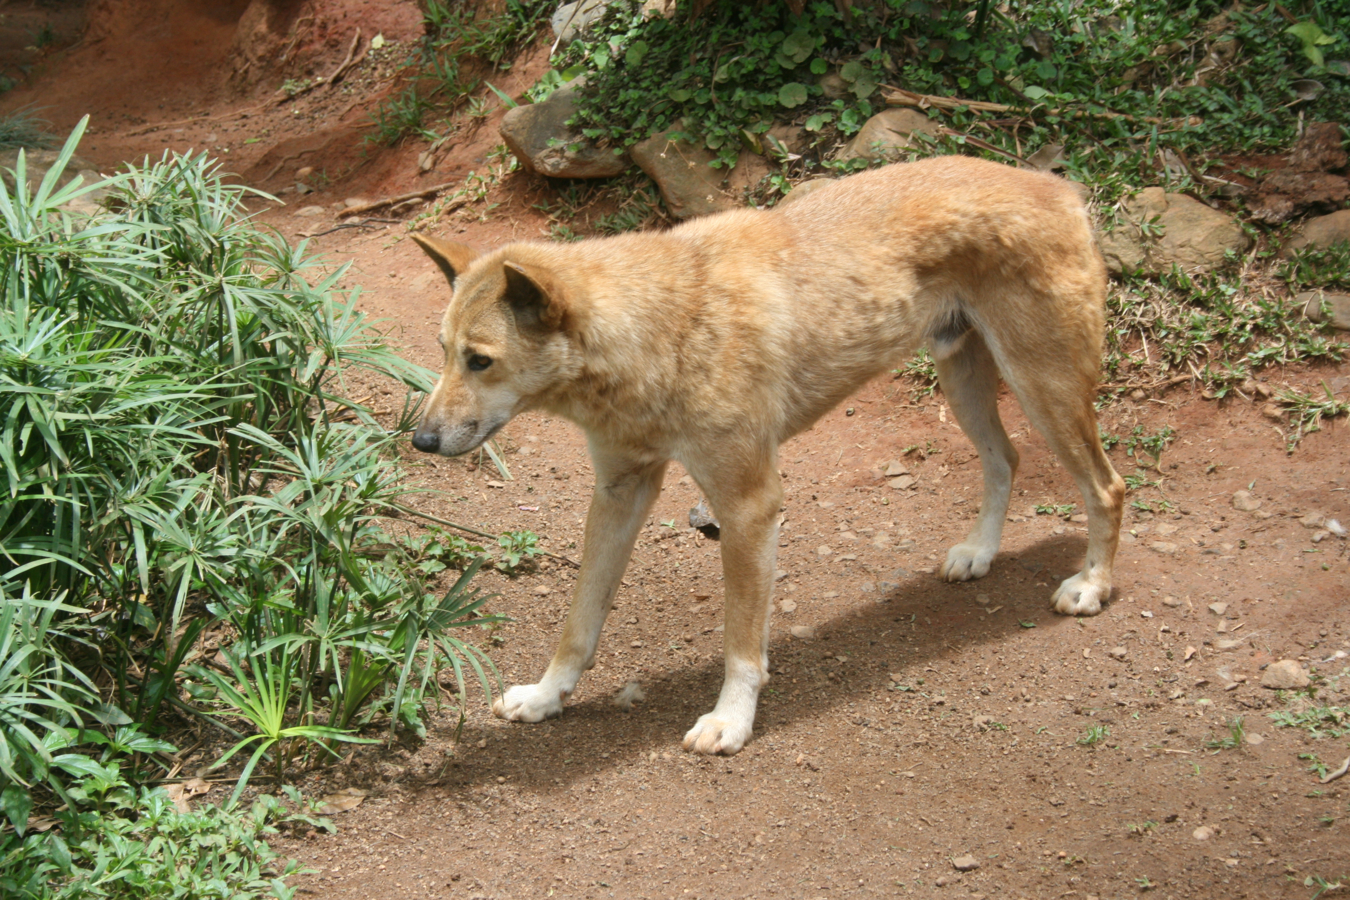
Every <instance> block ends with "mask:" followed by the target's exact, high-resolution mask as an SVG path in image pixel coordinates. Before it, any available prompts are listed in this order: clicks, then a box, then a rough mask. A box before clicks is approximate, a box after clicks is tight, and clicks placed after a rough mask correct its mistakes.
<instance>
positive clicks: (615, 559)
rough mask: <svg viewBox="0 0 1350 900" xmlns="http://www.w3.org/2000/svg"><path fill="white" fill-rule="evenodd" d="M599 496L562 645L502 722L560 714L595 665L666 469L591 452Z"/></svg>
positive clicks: (500, 711)
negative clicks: (602, 631)
mask: <svg viewBox="0 0 1350 900" xmlns="http://www.w3.org/2000/svg"><path fill="white" fill-rule="evenodd" d="M591 458H592V460H593V461H594V463H595V495H594V496H593V497H592V498H591V508H590V512H588V513H587V514H586V546H585V548H584V551H583V555H582V558H581V574H580V576H578V578H577V587H576V592H575V593H574V594H573V595H572V608H571V609H569V610H568V612H567V623H566V624H565V625H563V633H562V640H561V641H560V642H559V644H558V651H557V652H556V653H555V654H554V655H553V661H552V662H551V663H549V665H548V670H547V671H546V672H544V677H543V678H542V679H541V680H540V681H539V683H538V684H522V685H517V686H516V687H513V688H511V689H510V690H509V691H507V692H506V694H505V695H504V696H503V697H501V698H499V699H498V700H497V702H496V703H494V704H493V705H492V711H493V712H494V713H496V714H497V715H498V716H501V717H502V718H503V719H513V720H515V721H517V722H541V721H543V720H544V719H548V718H551V717H553V716H556V715H558V714H560V713H561V712H562V708H563V701H564V700H565V699H567V696H568V695H569V694H571V693H572V691H573V690H574V689H575V688H576V686H577V681H578V679H580V678H581V673H582V672H584V671H586V670H587V669H589V668H590V667H591V665H592V664H593V663H594V662H595V648H596V645H597V644H599V642H600V629H601V628H602V627H604V624H605V618H606V616H608V615H609V609H610V607H611V606H612V605H613V604H614V595H615V594H616V593H617V592H618V590H619V580H620V579H621V578H622V577H623V572H624V569H626V568H627V567H628V558H629V557H630V556H631V555H632V553H633V542H634V541H635V540H636V539H637V533H638V529H639V528H641V527H642V522H643V520H645V519H646V518H647V513H648V512H649V511H650V510H651V508H652V504H653V503H654V502H655V501H656V497H657V495H658V494H660V493H661V481H662V479H663V478H664V477H665V473H666V464H665V463H664V462H661V463H655V464H653V463H635V462H633V461H631V460H626V459H621V458H615V457H614V456H613V455H611V454H607V453H604V452H601V451H599V450H597V449H596V448H595V447H594V446H592V447H591Z"/></svg>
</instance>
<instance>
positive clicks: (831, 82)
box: [816, 72, 852, 100]
mask: <svg viewBox="0 0 1350 900" xmlns="http://www.w3.org/2000/svg"><path fill="white" fill-rule="evenodd" d="M816 84H818V85H820V89H821V91H822V92H824V94H825V99H826V100H842V99H844V98H845V97H847V96H848V95H849V94H850V93H851V91H852V86H851V85H850V84H849V83H848V82H847V81H845V80H844V76H842V75H840V74H839V73H838V72H826V73H825V74H824V75H822V76H820V78H818V79H817V80H816Z"/></svg>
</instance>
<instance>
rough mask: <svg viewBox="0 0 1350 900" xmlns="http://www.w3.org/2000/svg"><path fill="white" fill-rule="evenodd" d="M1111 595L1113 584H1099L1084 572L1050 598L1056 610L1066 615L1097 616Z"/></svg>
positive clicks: (1061, 586) (1066, 580)
mask: <svg viewBox="0 0 1350 900" xmlns="http://www.w3.org/2000/svg"><path fill="white" fill-rule="evenodd" d="M1110 596H1111V585H1109V584H1097V583H1096V582H1094V581H1092V580H1091V579H1089V578H1088V577H1087V576H1085V575H1084V574H1083V573H1082V572H1079V573H1078V574H1077V575H1075V576H1073V577H1072V578H1066V579H1064V583H1063V584H1061V585H1060V586H1059V590H1057V591H1055V596H1054V597H1052V598H1050V602H1051V604H1052V605H1053V606H1054V607H1055V612H1057V613H1060V614H1061V615H1065V616H1095V615H1096V614H1097V613H1099V612H1101V611H1102V603H1104V602H1105V601H1106V598H1108V597H1110Z"/></svg>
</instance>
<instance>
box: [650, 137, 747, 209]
mask: <svg viewBox="0 0 1350 900" xmlns="http://www.w3.org/2000/svg"><path fill="white" fill-rule="evenodd" d="M670 134H671V132H669V131H663V132H661V133H660V134H654V135H652V136H651V137H649V138H647V140H645V141H642V142H641V143H639V144H636V145H634V147H633V149H632V150H631V151H630V153H631V155H632V157H633V161H634V162H635V163H637V164H638V165H639V166H640V167H641V168H642V171H644V172H646V173H647V174H648V175H649V176H650V177H651V179H652V181H655V182H656V186H657V188H659V189H660V191H661V199H662V200H664V201H665V203H666V208H667V209H668V210H670V214H671V215H672V216H674V217H675V218H677V219H688V218H691V217H693V216H706V215H708V214H709V213H715V212H721V211H722V210H724V209H733V208H735V207H736V206H738V205H739V204H738V203H737V202H736V200H735V198H734V197H732V195H731V194H729V193H727V192H726V191H724V190H723V189H722V182H723V181H724V176H725V174H726V173H725V172H723V171H721V170H719V169H714V168H713V167H712V165H711V163H712V162H713V160H714V159H716V157H714V156H713V155H712V153H710V152H709V151H708V150H707V149H706V148H704V147H702V146H697V145H694V144H691V143H689V142H687V141H677V140H675V139H674V138H672V137H671V136H670Z"/></svg>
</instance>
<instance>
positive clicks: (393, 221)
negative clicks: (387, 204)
mask: <svg viewBox="0 0 1350 900" xmlns="http://www.w3.org/2000/svg"><path fill="white" fill-rule="evenodd" d="M399 221H400V220H399V219H373V218H372V219H362V220H361V221H360V222H343V223H342V224H341V225H334V226H333V227H332V228H329V229H328V230H326V231H301V232H298V233H297V234H296V237H303V238H316V237H321V236H323V235H325V234H332V233H333V232H335V231H341V230H342V229H344V228H366V227H368V226H370V224H371V223H373V222H380V223H383V224H386V225H397V224H398V223H399Z"/></svg>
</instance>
